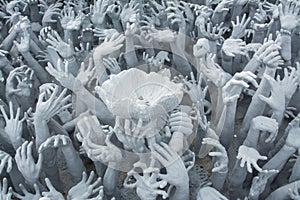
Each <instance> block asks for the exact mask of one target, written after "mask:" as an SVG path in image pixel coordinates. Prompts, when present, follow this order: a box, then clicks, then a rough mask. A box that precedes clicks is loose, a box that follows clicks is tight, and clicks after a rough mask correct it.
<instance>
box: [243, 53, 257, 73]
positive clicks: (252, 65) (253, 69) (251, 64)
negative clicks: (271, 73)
mask: <svg viewBox="0 0 300 200" xmlns="http://www.w3.org/2000/svg"><path fill="white" fill-rule="evenodd" d="M260 65H261V63H260V61H259V60H258V59H257V57H256V56H254V57H253V58H251V60H250V61H249V62H248V63H247V65H246V66H245V67H244V69H243V71H250V72H252V73H255V72H256V70H257V69H258V67H259V66H260Z"/></svg>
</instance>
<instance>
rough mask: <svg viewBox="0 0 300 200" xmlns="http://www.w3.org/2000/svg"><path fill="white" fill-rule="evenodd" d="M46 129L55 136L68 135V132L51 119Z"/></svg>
mask: <svg viewBox="0 0 300 200" xmlns="http://www.w3.org/2000/svg"><path fill="white" fill-rule="evenodd" d="M48 127H49V128H50V129H51V131H53V132H55V133H56V134H61V135H67V136H68V135H69V134H68V132H67V131H66V130H65V129H64V128H63V127H62V126H61V125H60V124H59V123H58V122H57V121H56V120H55V119H53V118H52V119H50V120H49V122H48Z"/></svg>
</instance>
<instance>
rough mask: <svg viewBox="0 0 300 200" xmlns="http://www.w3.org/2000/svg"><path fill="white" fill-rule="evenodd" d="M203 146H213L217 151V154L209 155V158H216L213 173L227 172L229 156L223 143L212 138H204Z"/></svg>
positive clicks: (211, 153)
mask: <svg viewBox="0 0 300 200" xmlns="http://www.w3.org/2000/svg"><path fill="white" fill-rule="evenodd" d="M202 144H208V145H212V146H214V147H215V148H216V149H217V151H216V152H210V153H209V154H208V155H209V156H212V157H215V158H216V161H215V163H214V168H213V169H212V172H227V171H228V166H227V165H228V156H227V152H226V149H225V148H224V147H223V146H222V145H221V143H220V142H219V141H218V140H215V139H212V138H204V139H203V142H202Z"/></svg>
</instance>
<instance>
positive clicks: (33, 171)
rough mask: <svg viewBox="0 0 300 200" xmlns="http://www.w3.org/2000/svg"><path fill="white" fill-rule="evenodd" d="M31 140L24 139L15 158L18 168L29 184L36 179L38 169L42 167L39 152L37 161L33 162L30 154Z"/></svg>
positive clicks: (38, 172) (38, 173)
mask: <svg viewBox="0 0 300 200" xmlns="http://www.w3.org/2000/svg"><path fill="white" fill-rule="evenodd" d="M32 145H33V142H30V143H28V141H25V142H24V143H23V144H22V146H20V147H19V148H18V149H17V152H16V156H15V160H16V163H17V165H18V169H19V170H20V172H21V173H22V175H23V176H24V178H25V180H26V181H27V182H28V183H29V184H32V185H33V184H34V183H36V182H37V181H38V178H39V176H40V171H41V169H42V161H43V156H42V154H39V159H38V162H37V163H35V161H34V158H33V156H32Z"/></svg>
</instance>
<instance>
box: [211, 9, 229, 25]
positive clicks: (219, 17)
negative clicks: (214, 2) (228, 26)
mask: <svg viewBox="0 0 300 200" xmlns="http://www.w3.org/2000/svg"><path fill="white" fill-rule="evenodd" d="M226 15H227V12H226V11H222V12H218V11H215V12H214V13H213V16H212V19H211V20H212V22H213V24H214V25H217V24H221V23H222V22H223V20H224V18H225V16H226Z"/></svg>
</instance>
